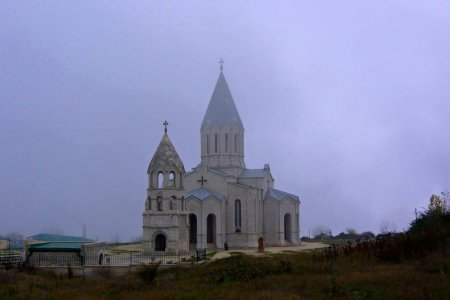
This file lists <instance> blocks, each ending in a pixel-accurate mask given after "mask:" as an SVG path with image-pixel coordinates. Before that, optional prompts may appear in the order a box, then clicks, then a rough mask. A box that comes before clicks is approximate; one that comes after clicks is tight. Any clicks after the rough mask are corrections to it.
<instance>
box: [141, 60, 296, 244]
mask: <svg viewBox="0 0 450 300" xmlns="http://www.w3.org/2000/svg"><path fill="white" fill-rule="evenodd" d="M164 125H165V129H164V131H165V132H164V135H163V137H162V139H161V142H160V144H159V146H158V148H157V150H156V152H155V154H154V156H153V158H152V160H151V162H150V164H149V167H148V171H147V173H148V189H147V200H146V202H145V210H144V213H143V237H144V250H145V251H146V252H150V251H166V250H167V251H177V250H188V249H202V248H208V249H214V248H219V249H220V248H224V247H225V244H227V245H228V246H229V247H231V248H232V247H245V248H246V247H257V246H258V239H260V238H263V239H264V244H265V245H274V246H275V245H292V244H298V243H299V225H300V220H299V209H300V200H299V197H298V196H296V195H293V194H290V193H287V192H284V191H280V190H277V189H275V188H274V181H275V180H274V178H273V177H272V174H271V172H270V166H269V165H268V164H265V165H264V167H263V168H261V169H248V168H247V167H246V165H245V159H244V125H243V123H242V120H241V118H240V116H239V113H238V111H237V109H236V105H235V103H234V100H233V97H232V96H231V92H230V89H229V87H228V84H227V81H226V80H225V76H224V74H223V67H222V65H221V67H220V74H219V78H218V80H217V83H216V86H215V88H214V91H213V94H212V96H211V100H210V102H209V105H208V109H207V110H206V113H205V116H204V118H203V122H202V124H201V128H200V135H201V162H200V163H199V164H198V165H197V166H196V167H195V168H193V169H192V171H190V172H186V171H185V169H184V165H183V162H182V160H181V158H180V156H179V155H178V153H177V151H176V150H175V147H174V146H173V144H172V142H171V140H170V139H169V136H168V134H167V125H168V123H167V121H166V122H164Z"/></svg>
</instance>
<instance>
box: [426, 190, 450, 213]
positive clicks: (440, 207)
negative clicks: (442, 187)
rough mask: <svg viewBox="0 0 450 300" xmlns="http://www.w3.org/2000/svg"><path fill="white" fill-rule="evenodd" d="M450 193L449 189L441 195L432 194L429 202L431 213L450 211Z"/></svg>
mask: <svg viewBox="0 0 450 300" xmlns="http://www.w3.org/2000/svg"><path fill="white" fill-rule="evenodd" d="M449 205H450V193H449V192H448V191H444V192H441V195H440V196H437V195H435V194H433V195H431V197H430V203H429V204H428V212H429V213H437V214H445V213H446V212H448V211H449Z"/></svg>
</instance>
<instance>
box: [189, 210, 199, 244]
mask: <svg viewBox="0 0 450 300" xmlns="http://www.w3.org/2000/svg"><path fill="white" fill-rule="evenodd" d="M189 244H190V245H192V246H193V248H196V247H197V216H196V215H195V214H190V215H189Z"/></svg>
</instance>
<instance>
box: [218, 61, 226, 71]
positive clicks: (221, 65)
mask: <svg viewBox="0 0 450 300" xmlns="http://www.w3.org/2000/svg"><path fill="white" fill-rule="evenodd" d="M224 63H225V62H224V61H223V59H220V60H219V64H220V72H222V71H223V64H224Z"/></svg>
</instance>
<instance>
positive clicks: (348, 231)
mask: <svg viewBox="0 0 450 300" xmlns="http://www.w3.org/2000/svg"><path fill="white" fill-rule="evenodd" d="M345 232H346V233H347V234H348V235H357V234H358V232H357V231H356V229H355V228H351V227H347V228H345Z"/></svg>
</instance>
